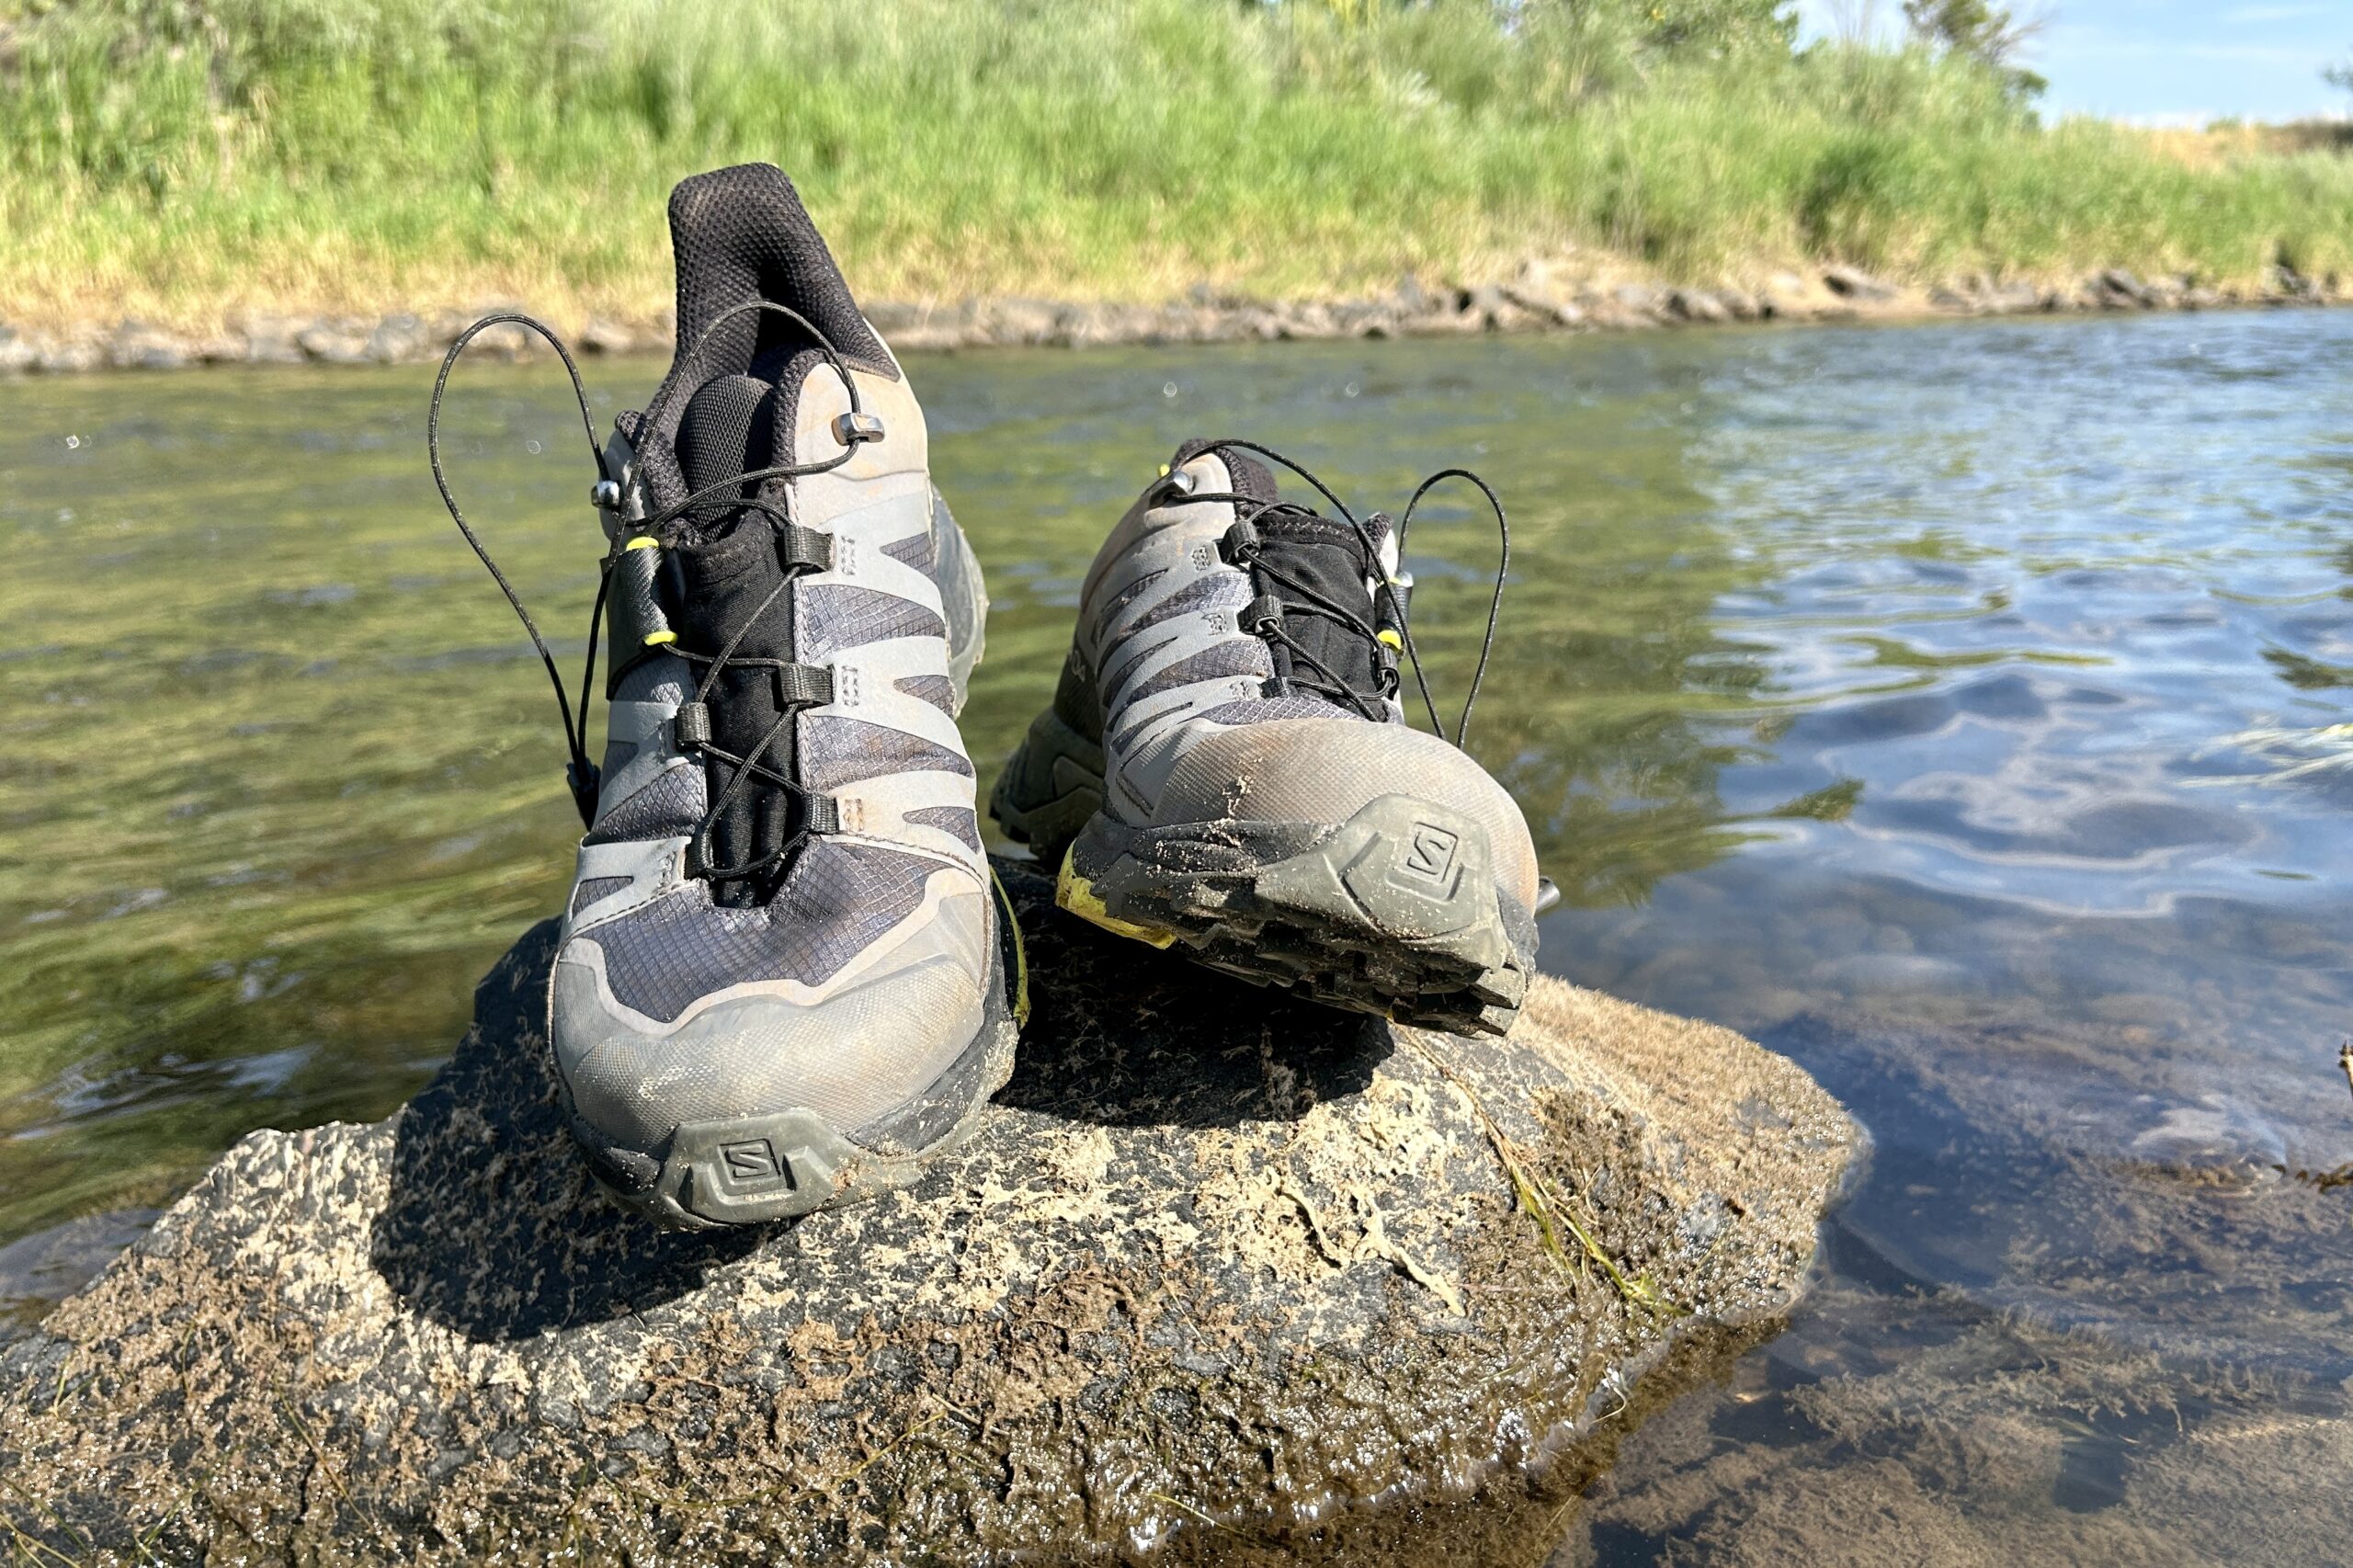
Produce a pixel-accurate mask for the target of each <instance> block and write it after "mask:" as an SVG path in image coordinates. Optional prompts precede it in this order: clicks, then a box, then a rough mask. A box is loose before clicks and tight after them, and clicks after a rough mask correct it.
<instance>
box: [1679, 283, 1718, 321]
mask: <svg viewBox="0 0 2353 1568" xmlns="http://www.w3.org/2000/svg"><path fill="white" fill-rule="evenodd" d="M1666 309H1667V311H1668V312H1669V313H1670V314H1672V315H1674V316H1676V317H1677V318H1678V319H1680V320H1683V321H1688V322H1701V323H1720V322H1728V321H1730V320H1732V312H1731V310H1730V309H1729V308H1727V307H1726V306H1725V304H1724V302H1723V301H1721V300H1719V299H1717V298H1716V297H1715V296H1714V295H1713V294H1711V293H1709V292H1708V291H1707V290H1705V289H1677V290H1675V291H1674V292H1672V293H1670V294H1668V295H1667V297H1666Z"/></svg>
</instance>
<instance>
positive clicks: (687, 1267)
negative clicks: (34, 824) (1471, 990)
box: [0, 868, 1857, 1563]
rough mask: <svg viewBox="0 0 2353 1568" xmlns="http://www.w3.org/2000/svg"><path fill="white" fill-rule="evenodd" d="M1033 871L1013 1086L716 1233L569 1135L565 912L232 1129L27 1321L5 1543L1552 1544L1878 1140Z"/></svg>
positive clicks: (1575, 1010)
mask: <svg viewBox="0 0 2353 1568" xmlns="http://www.w3.org/2000/svg"><path fill="white" fill-rule="evenodd" d="M1008 871H1009V872H1010V868H1008ZM1008 881H1009V883H1010V884H1011V885H1012V886H1013V887H1014V890H1015V892H1016V897H1017V902H1018V903H1020V905H1021V908H1022V917H1023V923H1024V926H1025V927H1026V929H1027V930H1028V931H1029V960H1030V965H1031V971H1032V974H1033V995H1034V1000H1035V1014H1034V1016H1033V1017H1032V1020H1031V1023H1030V1027H1029V1029H1028V1031H1027V1032H1026V1033H1025V1035H1024V1038H1023V1041H1022V1047H1021V1064H1020V1066H1019V1067H1018V1069H1017V1072H1016V1074H1015V1077H1014V1079H1013V1081H1012V1083H1011V1084H1010V1085H1008V1086H1007V1087H1006V1090H1005V1091H1004V1093H1003V1094H1002V1095H1001V1096H1000V1097H999V1105H1000V1110H999V1114H998V1115H997V1117H996V1119H995V1121H994V1122H993V1124H991V1125H990V1126H989V1128H988V1129H987V1130H986V1131H984V1132H983V1134H982V1136H981V1137H980V1138H979V1139H977V1140H976V1141H975V1142H973V1143H972V1145H971V1146H969V1147H968V1148H967V1149H965V1150H964V1151H961V1152H960V1153H957V1154H954V1155H952V1156H949V1157H948V1158H947V1159H945V1160H944V1161H943V1162H942V1163H941V1165H939V1166H938V1169H937V1170H936V1171H935V1172H934V1174H933V1175H932V1176H930V1177H928V1178H927V1179H926V1181H924V1182H923V1183H921V1184H920V1185H918V1186H917V1187H914V1188H913V1189H911V1190H908V1191H905V1192H902V1193H896V1194H892V1195H890V1196H888V1197H886V1198H884V1199H881V1200H878V1201H877V1202H874V1203H872V1204H870V1205H867V1206H865V1207H863V1208H857V1209H851V1210H843V1211H839V1212H835V1213H828V1214H822V1215H818V1216H815V1217H813V1218H811V1219H809V1220H808V1221H803V1222H801V1223H800V1224H798V1225H794V1226H791V1227H790V1228H783V1229H779V1230H774V1231H770V1232H767V1233H752V1234H740V1235H722V1236H720V1237H718V1238H715V1239H714V1238H711V1237H703V1236H686V1235H676V1234H667V1233H660V1232H657V1231H655V1230H654V1229H652V1228H651V1227H650V1226H649V1225H648V1224H647V1223H646V1222H644V1221H641V1220H638V1219H635V1218H633V1217H631V1216H628V1215H626V1214H624V1213H623V1212H621V1211H620V1210H618V1209H616V1208H614V1207H612V1206H611V1205H609V1204H608V1203H607V1202H606V1201H605V1200H604V1199H603V1198H602V1197H601V1196H600V1194H599V1193H598V1191H597V1188H596V1187H595V1186H594V1185H593V1184H592V1183H591V1182H590V1180H589V1179H588V1177H587V1176H586V1174H585V1169H584V1167H583V1166H582V1165H581V1163H580V1161H579V1160H578V1159H577V1158H576V1157H575V1156H574V1153H573V1152H572V1150H571V1149H570V1147H569V1145H568V1144H567V1143H566V1142H565V1140H564V1137H563V1133H562V1131H560V1128H559V1126H558V1122H557V1119H556V1111H555V1104H554V1098H553V1089H552V1085H551V1081H550V1078H549V1076H548V1074H547V1072H546V1070H545V1068H544V1066H543V1059H544V1042H543V1040H541V1039H540V1029H541V1027H542V1025H541V1017H542V997H543V995H544V992H545V986H546V974H547V965H548V963H549V960H550V958H551V944H552V937H553V931H554V923H553V922H549V923H547V924H545V925H542V926H539V927H537V928H535V929H533V930H532V931H531V932H529V934H527V935H526V936H525V937H523V938H522V940H521V941H519V942H518V943H517V945H516V947H515V948H514V949H513V950H512V951H511V952H510V953H509V954H508V955H507V956H506V958H505V959H504V960H502V961H501V962H500V963H499V965H498V966H497V967H496V968H495V969H494V971H492V973H491V974H490V975H489V977H488V978H487V979H485V980H484V981H483V984H482V987H481V990H480V992H479V994H478V1000H477V1009H476V1023H475V1027H474V1028H473V1029H472V1031H471V1032H470V1033H469V1035H468V1037H467V1039H466V1040H465V1041H464V1042H463V1043H462V1044H461V1045H460V1048H459V1050H458V1052H457V1054H456V1056H455V1057H454V1058H453V1060H452V1061H451V1062H449V1066H448V1067H447V1068H446V1069H445V1070H444V1072H443V1073H442V1074H441V1075H440V1077H439V1078H438V1079H437V1080H436V1081H435V1083H434V1084H433V1085H432V1086H431V1087H429V1088H428V1089H427V1090H426V1092H425V1093H424V1094H423V1095H421V1096H418V1097H417V1099H415V1101H413V1102H412V1103H411V1104H410V1105H408V1106H407V1107H406V1108H404V1109H403V1110H401V1111H400V1112H399V1113H397V1114H395V1115H394V1116H392V1117H391V1118H389V1119H386V1120H384V1121H381V1122H379V1123H376V1124H375V1125H373V1126H367V1127H359V1126H351V1125H332V1126H328V1127H324V1128H319V1129H315V1130H313V1131H307V1132H301V1133H284V1132H274V1131H263V1132H256V1133H254V1134H252V1135H251V1136H249V1137H247V1138H246V1139H244V1141H243V1142H240V1143H238V1144H237V1145H236V1146H235V1147H234V1148H233V1149H232V1150H231V1151H230V1152H229V1153H227V1154H225V1155H223V1156H222V1159H221V1161H220V1163H219V1165H217V1166H216V1167H215V1168H214V1169H213V1171H212V1172H211V1173H210V1176H207V1177H206V1178H205V1179H204V1180H203V1181H201V1182H199V1184H198V1185H197V1186H196V1187H195V1188H194V1189H192V1190H191V1191H190V1192H189V1193H188V1195H187V1196H186V1197H185V1198H183V1199H181V1200H180V1201H179V1203H178V1204H176V1206H175V1207H174V1208H173V1209H171V1210H169V1212H167V1213H166V1214H165V1217H164V1218H163V1219H162V1220H161V1221H159V1223H158V1224H157V1225H156V1227H155V1228H154V1230H153V1233H150V1234H149V1235H148V1236H147V1238H146V1239H144V1240H143V1241H142V1242H141V1243H140V1244H138V1245H137V1246H136V1247H134V1248H133V1249H132V1250H131V1252H130V1253H128V1254H127V1255H125V1256H123V1257H122V1258H121V1259H120V1260H119V1261H118V1262H117V1263H116V1264H115V1265H114V1266H113V1267H110V1268H109V1269H108V1271H107V1272H106V1273H105V1274H104V1275H102V1276H101V1277H100V1278H98V1279H97V1280H96V1281H95V1282H94V1283H93V1284H92V1285H91V1286H90V1287H89V1288H88V1289H87V1290H85V1291H83V1292H82V1293H81V1294H80V1295H78V1296H76V1297H74V1298H73V1299H72V1300H70V1301H67V1302H65V1303H64V1304H63V1306H61V1307H60V1308H59V1309H58V1310H57V1311H56V1312H54V1313H53V1314H52V1315H51V1317H50V1318H49V1320H48V1321H47V1322H46V1323H45V1324H43V1325H42V1327H41V1329H40V1331H39V1332H37V1333H35V1334H34V1335H31V1336H30V1337H28V1338H27V1339H24V1340H22V1341H20V1342H18V1343H17V1344H15V1345H14V1346H11V1347H10V1348H9V1349H8V1350H7V1351H6V1353H5V1356H0V1475H5V1476H6V1478H7V1481H8V1484H7V1486H6V1488H5V1489H0V1519H5V1520H6V1526H7V1528H10V1529H11V1530H12V1531H13V1532H14V1535H13V1538H12V1539H13V1540H15V1542H16V1543H17V1549H18V1551H20V1553H21V1552H30V1553H31V1554H32V1555H33V1556H35V1557H37V1558H41V1559H42V1560H50V1559H49V1558H47V1557H44V1556H43V1554H44V1553H45V1552H51V1551H54V1552H56V1553H62V1554H63V1555H65V1556H66V1557H69V1558H71V1559H72V1560H74V1561H85V1560H93V1559H97V1560H106V1559H113V1560H119V1561H125V1562H129V1561H139V1560H145V1559H148V1558H153V1559H160V1560H162V1561H166V1562H185V1561H194V1560H197V1559H199V1558H209V1559H210V1560H213V1561H221V1562H280V1561H290V1560H298V1559H299V1560H302V1561H338V1562H342V1561H374V1560H394V1559H398V1560H403V1561H407V1560H412V1559H419V1558H422V1559H426V1560H436V1561H440V1560H451V1561H454V1560H471V1559H474V1558H479V1557H483V1556H487V1555H490V1554H493V1553H497V1554H501V1555H502V1556H503V1558H504V1559H505V1560H507V1561H523V1562H533V1561H541V1560H545V1559H548V1558H550V1557H554V1556H559V1555H561V1556H565V1557H567V1558H568V1559H569V1560H572V1561H581V1560H588V1561H607V1560H618V1559H622V1558H626V1559H627V1560H629V1561H633V1562H714V1561H755V1560H756V1561H761V1562H821V1561H824V1562H831V1561H839V1560H842V1559H843V1558H844V1557H845V1556H847V1557H851V1558H861V1557H873V1558H877V1559H881V1560H886V1561H894V1562H981V1561H989V1560H993V1559H999V1558H1004V1557H1008V1556H1012V1555H1015V1554H1017V1553H1018V1554H1020V1555H1021V1556H1023V1557H1024V1558H1025V1559H1026V1560H1033V1561H1034V1560H1045V1561H1057V1562H1059V1561H1088V1560H1114V1561H1117V1560H1123V1559H1133V1558H1136V1557H1139V1556H1146V1557H1154V1558H1158V1559H1161V1560H1168V1561H1182V1562H1196V1561H1199V1562H1209V1561H1214V1562H1258V1561H1269V1562H1271V1561H1288V1560H1291V1559H1293V1558H1295V1557H1298V1556H1301V1555H1302V1554H1303V1555H1306V1556H1308V1557H1311V1558H1313V1559H1314V1560H1320V1561H1381V1562H1389V1561H1396V1560H1399V1558H1400V1556H1401V1554H1404V1553H1415V1554H1419V1555H1421V1556H1424V1557H1426V1558H1427V1559H1429V1560H1431V1561H1439V1562H1456V1561H1460V1562H1529V1563H1534V1562H1541V1561H1543V1559H1544V1558H1545V1557H1546V1556H1547V1555H1548V1554H1549V1553H1550V1552H1551V1551H1552V1548H1553V1546H1554V1545H1555V1544H1556V1543H1557V1542H1559V1541H1560V1540H1562V1538H1563V1534H1564V1533H1565V1528H1566V1527H1565V1525H1564V1523H1563V1518H1564V1516H1565V1515H1567V1514H1570V1513H1573V1512H1574V1498H1575V1496H1576V1494H1577V1491H1578V1489H1579V1488H1580V1487H1582V1486H1583V1485H1585V1484H1586V1483H1587V1482H1589V1481H1590V1480H1591V1479H1592V1477H1593V1476H1594V1474H1595V1473H1597V1471H1598V1470H1599V1468H1600V1467H1602V1466H1603V1465H1605V1464H1606V1463H1607V1462H1608V1457H1609V1454H1610V1452H1611V1450H1612V1449H1614V1447H1615V1445H1616V1443H1617V1442H1618V1440H1619V1439H1620V1437H1621V1436H1622V1435H1623V1434H1624V1433H1625V1432H1626V1431H1628V1430H1630V1429H1631V1427H1632V1426H1633V1425H1634V1424H1635V1423H1636V1422H1638V1421H1639V1420H1640V1419H1641V1418H1642V1416H1643V1414H1644V1413H1645V1412H1646V1411H1647V1410H1648V1409H1650V1408H1652V1407H1653V1406H1655V1405H1657V1404H1660V1403H1664V1402H1665V1401H1666V1400H1668V1399H1670V1398H1672V1397H1673V1395H1674V1394H1675V1393H1676V1392H1677V1391H1678V1390H1680V1389H1682V1388H1685V1387H1688V1386H1689V1384H1690V1382H1691V1381H1692V1380H1693V1379H1694V1378H1695V1377H1698V1376H1701V1375H1704V1374H1706V1373H1707V1372H1708V1371H1710V1370H1711V1369H1713V1368H1714V1367H1716V1366H1718V1365H1720V1364H1721V1363H1722V1360H1723V1359H1724V1358H1727V1357H1729V1356H1732V1355H1733V1354H1736V1353H1737V1352H1738V1351H1739V1350H1740V1349H1742V1348H1744V1347H1745V1346H1747V1345H1750V1344H1753V1343H1755V1342H1756V1340H1757V1339H1759V1338H1761V1337H1763V1336H1765V1335H1769V1334H1770V1333H1771V1332H1773V1330H1774V1328H1775V1327H1776V1325H1777V1324H1778V1322H1779V1317H1780V1315H1781V1313H1782V1312H1784V1311H1785V1310H1786V1308H1787V1307H1788V1306H1789V1304H1790V1302H1791V1301H1793V1300H1794V1298H1795V1296H1796V1294H1797V1292H1798V1291H1799V1290H1801V1289H1802V1282H1803V1279H1804V1277H1805V1273H1806V1268H1807V1266H1808V1264H1809V1262H1810V1260H1811V1258H1812V1256H1813V1249H1814V1244H1815V1236H1816V1230H1817V1220H1818V1217H1819V1215H1820V1214H1821V1212H1822V1210H1823V1209H1824V1205H1825V1204H1826V1203H1827V1202H1828V1201H1829V1200H1830V1199H1831V1197H1832V1195H1833V1192H1834V1189H1835V1188H1836V1187H1837V1185H1838V1183H1839V1182H1840V1180H1841V1176H1842V1173H1843V1172H1844V1171H1845V1169H1846V1167H1847V1165H1848V1163H1849V1160H1850V1157H1851V1155H1852V1153H1853V1152H1854V1150H1855V1148H1856V1145H1857V1133H1856V1131H1855V1129H1854V1127H1853V1124H1852V1123H1851V1122H1850V1121H1849V1120H1848V1119H1847V1116H1846V1115H1845V1113H1844V1112H1843V1111H1842V1110H1841V1109H1840V1108H1839V1107H1838V1106H1837V1105H1836V1102H1834V1101H1833V1100H1832V1099H1831V1098H1830V1097H1829V1096H1827V1095H1825V1094H1824V1093H1823V1091H1822V1090H1821V1089H1820V1088H1818V1087H1817V1086H1816V1085H1814V1084H1813V1081H1812V1080H1811V1079H1809V1078H1808V1077H1807V1076H1806V1075H1805V1074H1803V1073H1802V1072H1801V1071H1799V1070H1798V1069H1797V1068H1796V1067H1795V1066H1793V1065H1791V1064H1790V1062H1787V1061H1785V1060H1783V1059H1782V1058H1780V1057H1778V1056H1775V1055H1773V1054H1771V1053H1769V1052H1768V1051H1764V1050H1762V1049H1760V1048H1758V1047H1757V1046H1756V1045H1754V1044H1752V1043H1750V1042H1749V1041H1747V1040H1744V1039H1742V1038H1740V1037H1739V1036H1736V1035H1733V1034H1732V1033H1730V1032H1728V1031H1726V1030H1723V1029H1721V1028H1713V1027H1711V1026H1708V1025H1703V1024H1698V1023H1692V1022H1689V1021H1686V1020H1681V1019H1677V1018H1672V1017H1664V1016H1662V1015H1659V1014H1655V1013H1652V1012H1648V1011H1645V1010H1643V1009H1642V1008H1639V1007H1635V1006H1629V1005H1627V1004H1623V1003H1620V1002H1615V1001H1612V1000H1609V999H1608V998H1606V997H1603V996H1599V995H1597V994H1592V993H1588V992H1583V991H1578V990H1575V989H1573V988H1571V987H1569V986H1566V985H1563V984H1561V983H1557V982H1553V981H1551V980H1545V981H1542V982H1540V983H1539V985H1538V987H1537V988H1536V989H1535V990H1534V991H1533V992H1532V993H1531V994H1530V998H1529V1006H1528V1008H1527V1011H1526V1013H1525V1015H1524V1016H1523V1018H1522V1020H1521V1023H1520V1025H1519V1027H1518V1028H1517V1029H1516V1030H1515V1031H1514V1032H1513V1034H1512V1035H1511V1036H1510V1038H1509V1039H1508V1040H1504V1041H1492V1040H1490V1041H1473V1040H1459V1039H1453V1038H1449V1037H1444V1036H1434V1035H1427V1034H1422V1033H1418V1032H1416V1031H1412V1030H1405V1029H1394V1028H1391V1027H1389V1026H1386V1025H1381V1024H1377V1023H1372V1022H1370V1021H1368V1020H1363V1019H1358V1018H1353V1017H1346V1016H1343V1015H1339V1014H1336V1013H1331V1012H1326V1011H1324V1010H1320V1009H1317V1008H1313V1007H1310V1006H1302V1005H1297V1004H1293V1003H1290V1002H1287V1001H1284V1000H1281V999H1279V998H1277V997H1274V996H1270V995H1269V994H1266V993H1264V992H1259V991H1255V990H1252V989H1250V988H1248V987H1245V986H1243V985H1241V984H1239V983H1233V982H1230V981H1226V980H1223V979H1222V978H1220V977H1218V976H1215V975H1212V974H1210V973H1208V972H1207V971H1201V970H1198V969H1196V968H1194V967H1192V966H1191V965H1189V964H1187V963H1185V962H1184V961H1182V960H1179V959H1176V958H1174V957H1171V956H1168V955H1164V954H1158V953H1154V952H1153V951H1151V950H1150V949H1145V948H1142V947H1141V946H1138V945H1135V944H1132V943H1128V942H1123V941H1120V940H1119V939H1117V938H1112V937H1106V936H1103V935H1101V934H1099V933H1097V932H1095V931H1093V930H1092V929H1090V928H1087V927H1084V926H1077V925H1076V924H1075V923H1074V922H1071V921H1069V920H1068V919H1066V918H1065V917H1063V916H1062V915H1058V914H1057V913H1056V912H1054V911H1053V910H1052V909H1051V907H1050V903H1049V897H1050V894H1049V890H1048V889H1047V887H1046V885H1045V884H1044V883H1042V882H1041V881H1038V880H1036V879H1035V878H1032V877H1029V876H1026V875H1022V874H1019V873H1017V872H1015V873H1011V874H1009V876H1008ZM33 1542H39V1543H40V1544H39V1545H38V1546H35V1545H32V1544H31V1543H33Z"/></svg>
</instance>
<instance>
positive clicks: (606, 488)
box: [588, 479, 621, 512]
mask: <svg viewBox="0 0 2353 1568" xmlns="http://www.w3.org/2000/svg"><path fill="white" fill-rule="evenodd" d="M588 504H589V505H590V506H594V507H596V508H597V510H598V511H599V512H618V511H620V509H621V486H620V481H619V480H614V479H600V480H598V481H597V483H594V484H592V485H590V486H589V487H588Z"/></svg>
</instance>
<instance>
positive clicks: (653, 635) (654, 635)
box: [645, 631, 678, 648]
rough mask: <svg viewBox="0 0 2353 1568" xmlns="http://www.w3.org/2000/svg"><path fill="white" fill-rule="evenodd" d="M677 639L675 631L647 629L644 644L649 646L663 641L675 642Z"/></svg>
mask: <svg viewBox="0 0 2353 1568" xmlns="http://www.w3.org/2000/svg"><path fill="white" fill-rule="evenodd" d="M677 640H678V634H677V633H676V632H675V631H649V632H647V633H646V634H645V645H646V646H647V647H649V648H651V647H654V646H655V645H656V644H659V643H663V642H676V641H677Z"/></svg>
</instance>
